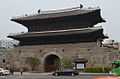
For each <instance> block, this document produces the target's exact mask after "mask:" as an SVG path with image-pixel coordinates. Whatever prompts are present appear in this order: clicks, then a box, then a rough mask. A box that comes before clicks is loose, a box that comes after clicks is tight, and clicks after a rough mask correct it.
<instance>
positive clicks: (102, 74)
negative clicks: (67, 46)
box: [14, 72, 114, 76]
mask: <svg viewBox="0 0 120 79" xmlns="http://www.w3.org/2000/svg"><path fill="white" fill-rule="evenodd" d="M23 74H24V75H39V76H47V75H52V72H47V73H35V72H34V73H32V72H23ZM14 75H21V73H20V72H15V73H14ZM79 75H80V76H113V75H114V74H113V73H111V74H110V73H83V72H82V73H79Z"/></svg>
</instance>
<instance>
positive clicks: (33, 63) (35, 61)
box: [25, 57, 40, 71]
mask: <svg viewBox="0 0 120 79" xmlns="http://www.w3.org/2000/svg"><path fill="white" fill-rule="evenodd" d="M25 63H26V64H28V65H29V66H30V67H31V70H32V71H34V70H35V68H36V67H37V66H38V65H39V64H40V61H39V59H38V58H36V57H26V60H25Z"/></svg>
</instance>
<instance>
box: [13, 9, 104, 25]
mask: <svg viewBox="0 0 120 79" xmlns="http://www.w3.org/2000/svg"><path fill="white" fill-rule="evenodd" d="M91 13H96V16H95V17H94V18H98V19H97V20H98V21H97V22H95V24H97V23H100V22H106V21H105V20H104V19H102V17H101V14H100V9H99V8H98V9H77V10H72V11H65V12H58V13H46V14H40V13H39V14H35V15H31V16H24V17H20V18H12V19H11V21H15V22H17V23H20V24H22V25H25V22H27V21H31V20H46V19H55V18H61V17H70V16H82V15H87V14H91Z"/></svg>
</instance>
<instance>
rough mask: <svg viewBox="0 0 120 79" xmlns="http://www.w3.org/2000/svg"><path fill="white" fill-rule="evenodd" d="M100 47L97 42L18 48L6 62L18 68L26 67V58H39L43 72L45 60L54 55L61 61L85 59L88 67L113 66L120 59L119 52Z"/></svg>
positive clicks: (7, 56) (7, 55)
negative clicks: (113, 62) (114, 61)
mask: <svg viewBox="0 0 120 79" xmlns="http://www.w3.org/2000/svg"><path fill="white" fill-rule="evenodd" d="M113 52H114V51H111V50H110V49H108V48H105V47H100V46H99V45H97V43H96V42H89V43H73V44H49V45H30V46H17V47H15V49H14V50H12V51H11V52H10V53H8V54H6V57H4V58H5V59H6V62H7V63H8V64H12V65H13V64H14V66H17V67H18V68H19V67H20V66H24V65H25V63H24V61H25V58H26V57H37V58H38V59H39V60H40V61H41V65H40V67H41V71H43V68H44V60H45V58H46V57H47V56H48V55H51V54H54V55H56V56H58V57H59V58H60V59H64V58H67V59H72V60H75V59H76V58H85V59H87V60H88V62H87V63H86V64H87V65H86V66H111V62H112V61H113V60H116V59H118V58H119V56H120V54H119V52H114V53H113Z"/></svg>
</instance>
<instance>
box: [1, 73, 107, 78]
mask: <svg viewBox="0 0 120 79" xmlns="http://www.w3.org/2000/svg"><path fill="white" fill-rule="evenodd" d="M98 75H99V76H101V75H108V74H104V73H101V74H96V73H94V74H91V73H88V74H86V73H80V75H77V76H53V75H51V73H23V75H20V73H19V72H16V73H15V74H14V75H10V76H0V79H92V78H93V77H95V76H98Z"/></svg>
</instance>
